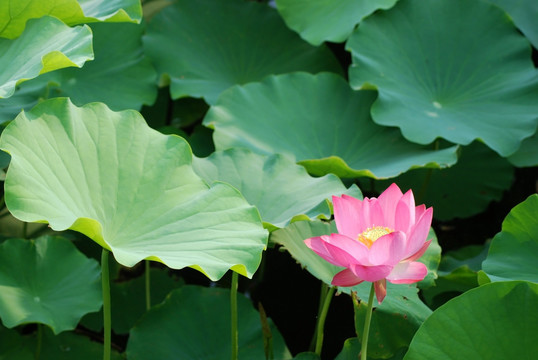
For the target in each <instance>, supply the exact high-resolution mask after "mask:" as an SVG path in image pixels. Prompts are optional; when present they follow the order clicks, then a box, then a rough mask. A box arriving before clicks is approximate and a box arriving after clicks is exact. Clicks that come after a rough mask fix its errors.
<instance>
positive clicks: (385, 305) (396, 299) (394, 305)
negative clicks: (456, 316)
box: [271, 221, 437, 329]
mask: <svg viewBox="0 0 538 360" xmlns="http://www.w3.org/2000/svg"><path fill="white" fill-rule="evenodd" d="M336 232H337V231H336V226H335V225H334V223H331V224H328V223H322V222H318V221H297V222H294V223H292V224H290V225H288V226H287V227H285V228H282V229H278V230H276V231H274V232H273V233H271V241H273V242H275V243H277V244H280V245H282V246H284V248H285V249H286V250H287V251H288V252H289V253H290V254H291V256H292V257H293V258H294V259H295V260H297V262H298V263H300V264H301V266H303V267H304V268H306V270H307V271H308V272H309V273H311V274H312V275H313V276H314V277H316V278H318V279H319V280H321V281H323V282H324V283H326V284H327V285H329V286H331V281H332V279H333V277H334V275H336V273H338V272H339V271H341V270H343V268H340V267H338V266H334V265H332V264H330V263H328V262H327V261H325V260H324V259H323V258H321V257H320V256H318V255H317V254H316V253H314V252H313V251H312V250H311V249H309V248H308V247H307V246H306V245H305V244H304V240H305V239H308V238H310V237H313V236H320V235H328V234H331V233H336ZM436 267H437V265H435V268H436ZM370 286H371V283H369V282H363V283H361V284H359V285H357V286H353V287H339V288H338V291H341V292H344V293H346V294H350V293H351V291H356V292H357V295H358V297H359V299H361V300H362V301H365V302H367V301H368V296H369V293H370ZM417 292H418V290H417V287H416V285H415V284H398V285H395V284H391V283H389V282H387V296H386V297H385V299H384V300H383V302H382V303H381V305H379V304H378V303H377V301H376V303H375V305H376V311H384V312H387V313H389V314H400V315H402V316H404V315H405V316H404V317H405V320H406V321H407V322H410V323H411V325H412V327H413V328H415V329H416V328H418V327H419V326H420V324H422V322H423V321H424V320H425V319H426V318H427V317H428V316H429V315H430V314H431V310H430V309H429V308H428V307H427V306H426V305H424V303H423V302H422V301H421V300H420V299H419V297H418V294H417Z"/></svg>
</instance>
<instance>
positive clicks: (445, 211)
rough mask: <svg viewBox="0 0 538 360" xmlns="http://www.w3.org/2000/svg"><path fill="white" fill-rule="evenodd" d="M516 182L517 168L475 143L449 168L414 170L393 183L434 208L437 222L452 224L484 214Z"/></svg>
mask: <svg viewBox="0 0 538 360" xmlns="http://www.w3.org/2000/svg"><path fill="white" fill-rule="evenodd" d="M513 180H514V168H513V167H512V165H510V163H509V162H508V161H507V160H506V159H504V158H502V157H500V156H499V155H498V154H496V153H495V152H493V151H491V150H490V149H489V148H488V147H487V146H485V145H484V144H481V143H479V142H474V143H472V144H471V145H469V146H465V147H462V148H461V153H460V158H459V160H458V162H457V163H456V165H454V166H452V167H450V168H447V169H441V170H437V169H433V170H431V171H430V170H424V169H418V170H413V171H409V172H407V173H405V174H402V175H400V176H399V177H398V178H397V179H395V180H394V181H395V182H397V183H398V185H400V187H401V188H402V191H407V190H409V189H413V191H414V193H415V196H416V197H417V198H419V200H420V201H421V202H423V203H425V204H427V205H428V206H433V208H434V212H433V216H434V217H435V218H436V219H439V220H450V219H453V218H456V217H459V218H465V217H469V216H472V215H476V214H478V213H480V212H482V211H484V210H485V209H486V208H487V206H488V205H489V204H490V203H491V202H492V201H499V200H500V199H501V198H502V196H503V194H504V192H505V191H506V190H508V189H509V188H510V186H511V185H512V183H513ZM390 182H392V181H390ZM390 182H389V181H381V182H379V183H378V184H376V188H377V189H378V190H379V191H381V190H384V189H385V188H386V187H387V186H388V185H389V184H390ZM424 184H426V185H424ZM447 184H450V186H447ZM462 204H465V206H462Z"/></svg>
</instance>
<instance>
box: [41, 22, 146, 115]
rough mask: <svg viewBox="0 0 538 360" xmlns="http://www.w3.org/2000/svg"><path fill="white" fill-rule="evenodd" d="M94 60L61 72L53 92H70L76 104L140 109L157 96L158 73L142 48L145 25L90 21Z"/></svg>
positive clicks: (55, 94) (119, 108)
mask: <svg viewBox="0 0 538 360" xmlns="http://www.w3.org/2000/svg"><path fill="white" fill-rule="evenodd" d="M91 28H92V32H93V37H94V43H93V46H94V52H95V60H94V61H91V62H89V63H87V64H86V65H84V67H83V68H81V69H75V68H70V69H62V70H60V71H59V72H58V74H57V76H58V82H59V84H60V86H59V88H58V89H56V91H55V92H53V93H51V96H68V97H70V98H71V100H72V101H73V103H75V104H76V105H79V106H81V105H84V104H86V103H89V102H94V101H100V102H103V103H105V104H107V105H108V107H110V108H111V109H112V110H125V109H137V110H138V109H140V108H141V107H142V105H150V104H152V103H153V102H154V101H155V98H156V97H157V85H156V81H157V73H156V72H155V69H154V68H153V66H152V65H151V63H150V61H149V59H148V58H147V57H145V56H144V54H143V51H142V42H141V36H142V32H143V30H144V27H143V26H142V25H137V24H129V23H118V24H109V23H96V24H92V25H91Z"/></svg>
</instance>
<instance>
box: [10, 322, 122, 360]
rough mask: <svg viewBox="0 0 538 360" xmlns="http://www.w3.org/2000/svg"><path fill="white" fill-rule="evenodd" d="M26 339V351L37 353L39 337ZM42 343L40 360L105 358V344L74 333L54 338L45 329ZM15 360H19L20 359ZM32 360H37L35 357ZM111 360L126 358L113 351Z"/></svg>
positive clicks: (64, 333) (93, 359)
mask: <svg viewBox="0 0 538 360" xmlns="http://www.w3.org/2000/svg"><path fill="white" fill-rule="evenodd" d="M25 338H26V339H24V340H25V342H26V349H31V350H32V351H35V349H36V347H37V346H38V345H37V342H38V341H39V340H38V339H37V337H36V336H35V335H34V336H31V337H26V336H25ZM41 342H42V344H41V351H40V356H39V359H42V360H73V359H77V360H95V359H100V358H102V356H103V344H101V343H99V342H97V341H94V340H91V339H90V338H89V337H87V336H82V335H77V334H75V333H73V332H63V333H61V334H59V335H56V336H54V334H53V333H52V332H51V331H50V330H48V329H44V331H43V335H42V340H41ZM14 359H17V360H19V358H14ZM32 359H35V356H34V357H32ZM110 359H111V360H122V359H124V358H123V357H122V356H121V354H120V353H118V351H116V350H115V349H112V351H111V357H110Z"/></svg>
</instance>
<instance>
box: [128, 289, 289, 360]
mask: <svg viewBox="0 0 538 360" xmlns="http://www.w3.org/2000/svg"><path fill="white" fill-rule="evenodd" d="M237 312H238V333H239V340H238V343H239V358H240V359H264V358H265V355H264V344H263V334H262V325H261V323H260V315H259V314H258V312H257V311H256V310H255V309H254V308H253V307H252V304H251V303H250V301H249V300H248V299H247V298H246V297H245V296H241V295H240V294H239V296H238V297H237ZM178 324H181V326H178ZM269 324H270V329H271V333H272V342H273V354H274V358H275V359H282V360H286V359H291V358H292V356H291V354H290V353H289V351H288V349H287V348H286V345H285V343H284V340H283V339H282V336H281V335H280V333H279V332H278V330H277V329H276V327H275V326H274V325H273V324H272V323H271V322H269ZM230 353H231V347H230V290H229V289H220V288H207V287H200V286H192V285H187V286H183V287H181V288H180V289H177V290H174V291H172V292H171V293H170V294H169V295H168V297H167V298H166V300H165V301H164V302H163V303H162V304H159V305H157V306H155V307H153V308H152V309H151V310H150V311H148V312H147V313H146V314H145V315H144V316H143V317H142V319H140V321H139V322H138V323H137V324H136V325H135V326H134V327H133V329H132V330H131V332H130V335H129V341H128V343H127V350H126V354H127V357H128V358H129V360H140V359H144V360H145V359H153V360H176V359H184V360H190V359H192V360H198V359H206V360H220V359H224V358H228V357H229V354H230Z"/></svg>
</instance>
